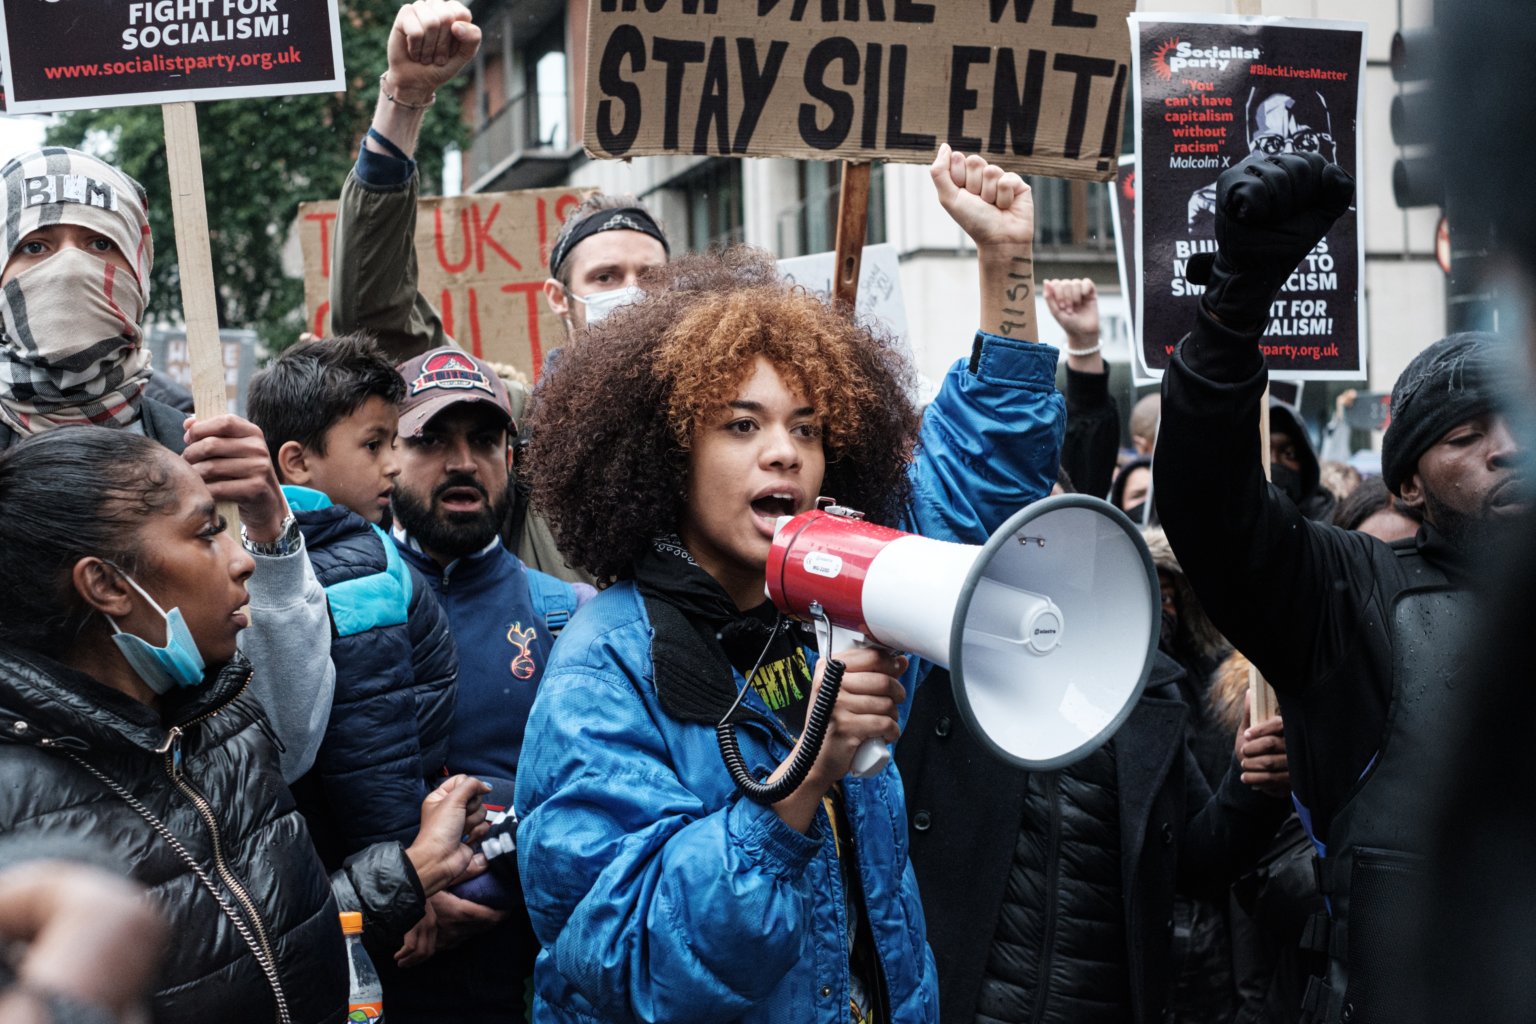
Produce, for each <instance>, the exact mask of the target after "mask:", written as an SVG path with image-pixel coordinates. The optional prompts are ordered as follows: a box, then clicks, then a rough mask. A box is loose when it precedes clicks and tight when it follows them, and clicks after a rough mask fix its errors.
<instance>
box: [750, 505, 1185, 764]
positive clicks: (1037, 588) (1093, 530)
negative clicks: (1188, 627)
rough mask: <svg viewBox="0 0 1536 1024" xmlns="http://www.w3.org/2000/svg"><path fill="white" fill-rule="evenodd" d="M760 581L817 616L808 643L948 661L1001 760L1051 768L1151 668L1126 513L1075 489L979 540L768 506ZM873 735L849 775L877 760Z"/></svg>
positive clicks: (1156, 606)
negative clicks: (771, 525)
mask: <svg viewBox="0 0 1536 1024" xmlns="http://www.w3.org/2000/svg"><path fill="white" fill-rule="evenodd" d="M768 596H769V597H771V598H772V599H773V603H774V604H775V605H777V606H778V607H779V609H780V610H781V611H783V612H785V613H786V614H789V615H793V616H796V617H797V618H801V619H804V620H806V621H809V622H812V623H814V624H815V625H816V633H817V641H818V644H819V646H820V647H821V654H822V657H826V656H827V655H828V654H830V653H831V652H833V651H838V650H846V649H848V648H849V647H852V646H854V645H856V644H860V643H865V644H868V643H874V644H878V645H880V646H882V647H887V648H890V649H891V650H895V651H907V652H911V653H913V654H916V655H917V656H919V657H921V658H925V659H927V660H928V661H930V662H933V663H934V664H936V665H939V666H940V667H942V668H947V669H949V673H950V680H951V683H952V685H953V686H954V691H955V703H956V704H957V705H958V706H959V708H960V712H961V714H962V715H963V716H964V718H965V720H966V723H967V725H968V726H969V727H970V728H971V730H972V731H973V732H974V733H975V734H976V735H977V736H979V737H981V738H982V740H983V741H984V742H985V743H986V744H987V745H988V746H989V747H991V748H992V749H993V750H994V751H996V752H997V753H998V754H999V755H1001V756H1002V757H1003V758H1005V759H1006V760H1008V761H1011V762H1013V763H1015V764H1017V765H1020V766H1022V767H1025V768H1031V769H1036V770H1045V769H1051V768H1060V767H1063V766H1065V765H1068V764H1071V763H1072V762H1073V761H1076V760H1078V759H1079V758H1081V757H1083V756H1085V755H1087V754H1088V753H1090V752H1091V751H1093V750H1094V749H1096V748H1097V747H1098V746H1099V745H1100V744H1102V743H1103V742H1104V741H1105V740H1107V739H1109V737H1110V736H1111V735H1113V734H1114V732H1115V730H1116V729H1118V728H1119V727H1120V724H1121V723H1122V722H1124V721H1125V719H1126V717H1127V716H1128V715H1129V714H1130V713H1131V708H1132V706H1133V705H1134V704H1135V703H1136V699H1137V698H1138V697H1139V696H1140V695H1141V690H1142V687H1143V686H1144V685H1145V684H1146V680H1147V675H1148V673H1149V672H1150V671H1151V666H1152V653H1153V651H1155V650H1156V649H1157V639H1158V630H1159V627H1160V625H1161V607H1160V605H1161V596H1162V595H1161V592H1160V589H1159V587H1158V581H1157V570H1156V568H1155V567H1154V566H1153V564H1152V556H1151V554H1150V553H1149V552H1148V551H1147V545H1146V542H1145V541H1143V540H1142V537H1141V534H1140V533H1139V532H1138V531H1137V529H1136V527H1135V526H1134V525H1132V523H1131V521H1130V520H1129V519H1127V518H1126V517H1125V515H1124V513H1122V512H1120V511H1119V510H1118V509H1116V508H1114V507H1113V506H1111V505H1110V504H1109V503H1108V502H1104V501H1100V500H1099V499H1097V498H1090V497H1087V496H1085V495H1080V494H1065V495H1059V496H1057V497H1052V498H1044V499H1041V500H1040V501H1037V502H1035V503H1034V504H1032V505H1029V506H1028V507H1027V508H1024V509H1022V510H1021V511H1019V512H1018V513H1016V514H1015V515H1014V516H1013V517H1012V518H1011V519H1009V520H1008V521H1007V522H1006V523H1004V524H1003V526H1002V527H1001V528H1000V529H999V530H998V531H997V532H996V533H994V534H993V535H992V536H991V538H990V539H988V541H987V542H986V543H985V544H982V545H980V546H974V545H969V544H952V543H948V542H946V541H938V540H930V539H928V538H927V537H920V536H918V535H916V534H910V533H902V532H901V531H900V530H892V529H889V528H887V527H884V526H876V525H875V524H874V523H868V522H865V521H864V520H863V519H862V518H861V517H860V515H859V513H857V512H853V511H851V510H849V509H843V508H838V507H837V506H830V507H826V508H818V509H814V510H812V511H810V512H802V513H801V514H800V515H798V516H794V517H792V518H791V517H789V516H785V517H783V518H782V519H780V520H779V524H778V531H777V534H776V535H775V537H774V541H773V549H772V551H771V552H770V553H769V555H768ZM889 760H890V749H889V748H888V747H887V746H886V745H885V744H884V743H881V742H880V741H878V740H871V741H869V742H868V743H866V744H864V746H863V747H861V748H860V749H859V752H858V755H857V757H856V758H855V760H854V765H853V771H852V774H854V775H859V776H864V775H870V774H873V773H875V772H878V771H879V770H880V769H881V768H883V767H884V766H885V764H886V763H887V762H888V761H889Z"/></svg>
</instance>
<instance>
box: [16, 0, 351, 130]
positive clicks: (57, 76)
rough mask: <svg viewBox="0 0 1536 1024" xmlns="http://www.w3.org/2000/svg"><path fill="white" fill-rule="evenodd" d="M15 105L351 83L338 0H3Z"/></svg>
mask: <svg viewBox="0 0 1536 1024" xmlns="http://www.w3.org/2000/svg"><path fill="white" fill-rule="evenodd" d="M0 60H3V61H4V65H5V72H6V86H7V88H6V109H7V110H8V111H9V112H10V113H14V114H28V113H41V112H45V111H51V110H83V109H87V108H90V107H120V106H132V105H134V104H146V103H175V102H179V101H183V100H223V99H239V98H241V97H247V96H293V95H297V94H299V93H307V92H340V91H342V90H343V89H344V88H346V85H345V83H344V82H343V75H342V63H341V29H340V25H339V23H338V21H337V16H336V0H0Z"/></svg>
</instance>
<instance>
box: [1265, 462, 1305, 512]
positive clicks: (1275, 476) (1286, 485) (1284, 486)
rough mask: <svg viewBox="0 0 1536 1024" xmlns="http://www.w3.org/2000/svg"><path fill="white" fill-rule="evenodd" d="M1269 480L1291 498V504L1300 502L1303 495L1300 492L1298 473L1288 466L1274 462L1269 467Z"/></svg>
mask: <svg viewBox="0 0 1536 1024" xmlns="http://www.w3.org/2000/svg"><path fill="white" fill-rule="evenodd" d="M1269 482H1270V483H1272V484H1274V485H1275V486H1276V487H1278V488H1280V490H1281V491H1282V492H1284V494H1285V496H1286V497H1287V498H1290V499H1291V502H1292V504H1296V505H1299V504H1301V499H1302V497H1303V495H1302V493H1301V474H1300V473H1298V472H1296V471H1295V470H1294V469H1292V468H1291V467H1289V466H1282V465H1280V463H1278V462H1276V463H1273V464H1272V465H1271V466H1270V467H1269Z"/></svg>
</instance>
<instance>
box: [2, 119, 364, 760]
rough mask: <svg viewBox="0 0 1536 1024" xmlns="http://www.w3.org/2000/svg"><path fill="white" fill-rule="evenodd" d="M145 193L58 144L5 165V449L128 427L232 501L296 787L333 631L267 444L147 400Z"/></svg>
mask: <svg viewBox="0 0 1536 1024" xmlns="http://www.w3.org/2000/svg"><path fill="white" fill-rule="evenodd" d="M146 202H147V197H146V194H145V191H144V188H143V186H141V185H140V184H139V183H138V182H136V181H134V180H133V179H132V178H130V177H129V176H128V175H126V174H124V173H123V172H121V171H119V170H117V169H116V168H114V167H111V166H109V165H108V164H105V163H102V162H101V161H100V160H97V159H96V158H95V157H92V156H89V155H87V154H85V153H81V152H78V151H76V150H73V149H65V148H64V147H62V146H45V147H43V148H42V149H35V150H32V151H31V152H29V153H23V154H22V155H20V156H18V157H16V158H15V159H12V160H9V161H7V162H6V163H5V165H4V166H0V232H3V239H4V244H5V262H4V266H3V268H0V450H3V449H8V448H10V447H11V446H13V445H16V444H18V443H20V442H24V441H26V440H27V439H28V438H30V437H34V436H36V435H39V434H46V433H48V432H49V431H52V430H55V429H57V428H60V427H78V426H91V425H96V426H104V427H115V428H119V429H123V430H130V431H133V432H135V433H140V434H143V435H145V436H146V437H148V438H149V439H150V440H152V441H156V442H158V443H160V444H161V445H163V446H165V447H166V448H169V449H170V450H171V451H173V452H177V453H178V454H180V455H181V456H182V457H183V458H184V459H185V460H186V462H187V464H188V465H190V466H191V467H192V469H193V470H194V471H195V472H196V473H197V475H198V476H199V477H201V478H202V481H203V484H204V485H205V486H206V487H207V488H208V493H209V494H210V495H211V496H212V497H213V499H214V500H215V501H220V502H222V501H230V502H234V504H235V505H236V507H237V508H238V509H239V513H240V522H239V532H240V538H241V542H242V544H243V545H244V547H245V549H246V551H247V552H249V553H250V554H251V555H253V556H254V558H255V563H256V568H255V571H254V572H253V573H252V575H251V578H250V581H249V589H250V599H251V600H250V621H251V625H250V626H249V627H247V628H246V629H245V630H244V631H243V632H242V633H241V635H240V649H241V651H242V652H243V653H244V654H245V655H246V657H247V658H248V659H249V660H250V661H251V662H252V664H254V665H256V666H257V668H258V671H257V673H256V675H255V676H254V678H253V682H252V685H251V693H252V695H253V696H254V697H256V699H257V700H259V701H260V703H261V704H262V707H263V709H264V711H265V713H266V715H267V718H268V720H269V722H270V723H271V725H272V727H273V729H274V732H275V733H276V735H277V737H278V739H279V741H280V743H279V745H280V746H281V747H282V748H284V752H283V758H282V760H283V765H282V767H283V773H284V778H285V779H286V780H287V781H289V782H292V781H294V780H296V779H298V778H299V776H301V775H303V774H304V772H305V771H307V770H308V769H309V767H310V765H312V764H313V763H314V760H315V755H316V752H317V751H318V750H319V747H320V741H321V739H322V738H323V737H324V735H325V727H326V722H327V720H328V718H329V714H330V708H331V697H332V694H333V692H334V689H335V679H336V671H335V668H334V666H332V664H331V657H330V654H331V640H330V638H331V621H330V614H329V612H328V610H327V606H326V600H325V591H323V590H322V589H321V588H320V584H319V581H318V580H316V579H315V574H314V571H313V569H311V567H310V565H309V559H308V557H307V555H306V554H305V550H304V538H303V535H302V534H301V533H300V532H299V529H298V526H297V525H296V523H295V519H294V516H293V515H292V512H291V510H290V509H289V508H288V503H287V500H286V499H285V498H284V497H283V492H282V488H281V487H280V486H279V485H278V481H277V474H276V473H275V472H274V471H273V469H272V460H271V457H270V455H269V454H268V452H267V442H266V439H265V438H264V437H263V436H262V433H261V431H260V430H259V429H257V427H256V426H255V425H254V424H252V423H251V422H250V421H249V420H246V419H242V418H241V417H239V416H234V415H227V414H226V415H218V416H203V417H187V416H185V415H183V413H182V412H181V411H180V410H178V409H174V408H172V407H171V406H168V405H165V404H163V403H161V402H157V401H155V400H154V399H152V398H150V397H149V396H148V395H146V394H145V393H144V388H145V385H146V383H147V382H148V380H149V375H150V368H149V352H148V350H146V349H145V347H144V318H145V310H146V309H147V307H148V303H149V271H150V267H152V266H153V265H154V245H153V240H152V239H151V237H150V230H149V217H148V213H147V207H146Z"/></svg>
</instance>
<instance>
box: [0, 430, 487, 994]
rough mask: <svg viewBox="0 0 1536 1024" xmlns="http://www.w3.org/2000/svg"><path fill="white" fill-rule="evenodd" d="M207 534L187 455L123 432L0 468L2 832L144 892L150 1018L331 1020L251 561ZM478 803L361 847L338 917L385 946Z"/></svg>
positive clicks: (438, 883)
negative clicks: (369, 931)
mask: <svg viewBox="0 0 1536 1024" xmlns="http://www.w3.org/2000/svg"><path fill="white" fill-rule="evenodd" d="M225 527H226V524H225V523H224V521H223V519H222V517H220V516H219V514H218V513H217V511H216V509H215V506H214V501H213V497H212V496H211V495H210V494H209V492H208V488H207V487H206V486H205V485H204V484H203V482H202V481H201V479H199V477H198V475H197V473H196V472H195V471H194V470H193V469H192V468H191V467H190V466H188V465H187V464H186V462H185V461H183V460H182V459H180V458H178V457H176V456H175V455H174V454H173V453H172V452H170V451H169V450H168V449H166V448H164V447H162V446H161V445H159V444H157V443H156V442H154V441H151V440H149V439H148V438H146V437H143V436H140V435H136V434H133V433H130V432H128V431H124V430H109V429H106V428H102V427H90V426H80V427H74V428H71V429H69V430H59V431H52V432H49V433H46V434H43V435H41V436H39V437H36V438H32V439H29V440H27V441H24V442H22V443H21V444H18V445H16V446H14V447H13V448H11V449H10V450H8V451H7V452H6V453H5V454H4V455H3V456H0V607H3V608H4V609H5V613H4V615H3V616H0V833H5V834H7V835H17V836H30V837H35V838H37V839H39V840H79V839H82V838H89V839H94V840H96V841H98V842H100V843H102V844H105V845H106V846H107V847H108V849H110V851H111V853H112V855H113V856H114V857H116V858H119V860H120V863H121V864H122V865H123V866H124V868H125V869H126V871H127V873H128V874H129V875H130V877H131V878H132V879H133V880H135V881H137V882H140V883H141V884H143V885H145V886H146V887H147V888H148V889H149V890H150V892H151V894H152V898H153V899H154V900H155V901H156V902H157V904H158V906H159V908H160V909H161V911H162V912H163V914H164V915H165V918H166V920H167V923H168V925H169V931H170V934H171V936H172V937H173V941H172V943H171V946H170V948H169V950H168V952H167V958H166V961H165V963H164V966H163V968H162V970H161V973H160V976H159V978H158V981H157V984H156V992H155V995H154V996H153V999H152V1011H153V1015H154V1018H155V1020H156V1021H158V1022H161V1024H166V1022H187V1024H192V1022H199V1024H201V1022H203V1021H208V1020H219V1019H240V1020H260V1019H265V1020H273V1019H276V1020H278V1021H280V1022H283V1024H288V1022H295V1024H322V1022H323V1024H331V1022H334V1021H337V1020H340V1019H341V1017H342V1014H343V1012H344V1009H345V1001H346V995H347V967H346V956H345V952H344V947H343V945H342V940H341V930H340V926H339V922H338V920H337V910H338V906H337V901H336V899H334V898H333V896H332V886H331V885H330V884H328V882H327V878H326V874H325V871H324V869H323V868H322V867H321V864H320V862H319V859H318V858H317V857H316V855H315V852H314V848H313V846H312V844H311V842H310V838H309V834H308V832H307V831H306V830H305V828H304V825H303V821H302V820H301V819H300V817H299V815H298V812H297V811H296V810H295V808H294V803H293V798H292V797H291V796H290V795H289V793H288V789H287V787H286V786H285V785H284V784H283V776H282V774H281V768H280V762H279V758H278V754H279V751H278V747H277V742H276V740H275V738H274V737H273V735H272V730H271V726H270V725H269V724H268V721H267V719H266V716H265V714H264V712H263V710H262V707H261V705H260V704H259V703H258V702H256V701H254V700H253V699H252V697H251V694H250V685H251V680H252V675H253V671H259V669H256V670H253V668H252V666H251V664H250V663H249V662H247V661H245V659H244V658H243V657H241V656H240V655H239V653H238V651H237V649H236V644H235V641H236V636H237V634H238V633H239V632H240V630H241V629H243V628H244V627H245V625H246V614H245V612H244V610H243V609H244V606H245V604H246V602H247V598H248V595H247V591H246V581H247V580H248V579H249V577H250V575H251V572H252V570H253V568H254V565H255V563H254V560H253V559H252V558H251V556H250V555H249V554H248V553H247V552H246V551H245V550H243V548H242V546H241V545H240V544H238V543H237V542H235V541H234V540H233V539H232V538H231V537H230V536H229V533H228V532H227V530H226V528H225ZM483 789H484V787H483V785H482V784H480V783H477V782H475V781H474V780H472V779H467V778H460V779H456V780H452V781H451V783H450V784H448V785H445V786H444V787H443V788H442V789H440V790H439V791H438V792H437V793H435V794H433V796H431V797H428V799H427V801H426V802H424V804H423V827H422V830H421V832H420V833H419V834H418V836H417V837H416V840H415V841H414V842H413V843H412V844H411V846H410V847H409V848H406V847H404V846H402V845H401V844H399V843H393V844H388V845H383V844H381V845H379V846H376V847H371V848H370V849H369V850H368V851H364V854H363V855H361V856H360V857H359V858H357V859H355V860H354V861H353V862H352V863H351V864H349V865H348V867H347V868H346V869H344V870H343V871H342V872H340V873H339V876H338V879H337V882H338V887H337V892H338V894H339V895H341V896H342V898H343V900H344V901H345V902H348V903H351V904H352V906H348V907H345V908H344V909H361V910H362V911H363V912H364V915H365V917H366V918H369V919H371V922H372V923H373V925H374V927H375V928H376V929H378V928H381V927H388V928H392V929H393V930H394V933H395V934H394V936H393V938H394V941H395V943H396V945H398V941H399V937H400V935H402V934H403V932H404V930H405V929H406V928H409V927H410V926H411V925H413V924H414V923H415V921H416V919H417V918H419V917H420V916H421V913H422V909H421V908H422V903H423V901H424V898H425V896H424V893H430V892H432V891H435V890H436V889H440V888H441V887H442V886H444V885H446V884H447V883H448V881H449V880H450V879H452V878H453V877H455V876H456V875H458V874H459V873H461V872H462V871H463V870H464V869H465V868H466V867H468V866H469V865H470V862H471V852H470V850H469V848H468V847H467V846H465V845H464V843H463V842H462V841H461V835H463V834H464V833H465V832H466V831H467V832H468V833H469V835H470V836H471V837H475V836H478V835H480V834H483V832H484V827H483V825H484V811H483V810H482V809H479V808H475V809H474V810H472V811H471V810H468V805H472V803H473V801H474V800H475V797H476V796H478V795H479V793H481V792H482V791H483ZM390 863H393V864H394V865H395V866H396V870H394V871H393V872H387V871H386V870H385V868H386V866H387V865H388V864H390ZM386 877H391V878H394V879H396V881H395V882H394V883H393V884H391V885H389V886H387V887H386V886H383V885H381V880H382V879H384V878H386ZM391 948H394V947H391ZM90 966H91V965H90V964H82V965H81V968H82V969H83V970H89V969H90Z"/></svg>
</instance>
